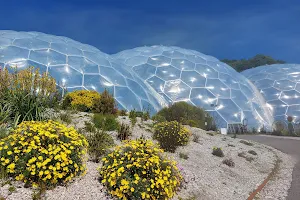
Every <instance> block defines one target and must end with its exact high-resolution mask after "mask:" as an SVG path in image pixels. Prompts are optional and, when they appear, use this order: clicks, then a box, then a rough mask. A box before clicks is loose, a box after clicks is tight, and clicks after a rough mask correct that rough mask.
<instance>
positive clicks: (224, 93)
mask: <svg viewBox="0 0 300 200" xmlns="http://www.w3.org/2000/svg"><path fill="white" fill-rule="evenodd" d="M206 88H207V89H209V91H211V92H212V93H213V94H214V95H215V96H216V97H220V98H230V89H229V88H228V87H227V86H226V85H224V83H222V82H221V81H220V80H219V79H207V82H206Z"/></svg>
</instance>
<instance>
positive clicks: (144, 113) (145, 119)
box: [142, 111, 150, 121]
mask: <svg viewBox="0 0 300 200" xmlns="http://www.w3.org/2000/svg"><path fill="white" fill-rule="evenodd" d="M149 119H150V113H149V112H148V111H146V112H143V115H142V120H143V121H147V120H149Z"/></svg>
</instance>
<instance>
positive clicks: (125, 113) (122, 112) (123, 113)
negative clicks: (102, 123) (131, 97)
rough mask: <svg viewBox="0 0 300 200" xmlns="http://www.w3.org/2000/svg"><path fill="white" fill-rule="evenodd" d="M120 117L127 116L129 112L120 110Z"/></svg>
mask: <svg viewBox="0 0 300 200" xmlns="http://www.w3.org/2000/svg"><path fill="white" fill-rule="evenodd" d="M119 115H120V116H127V111H126V110H120V112H119Z"/></svg>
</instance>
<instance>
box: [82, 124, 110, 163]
mask: <svg viewBox="0 0 300 200" xmlns="http://www.w3.org/2000/svg"><path fill="white" fill-rule="evenodd" d="M86 138H87V141H88V143H89V146H88V152H89V155H90V157H91V159H92V160H93V161H95V162H99V158H100V157H101V156H103V155H105V154H107V153H108V152H109V149H110V148H111V147H113V146H114V140H113V138H112V137H111V136H110V135H109V134H107V133H106V132H105V131H103V130H96V131H95V132H93V133H90V134H88V135H87V137H86Z"/></svg>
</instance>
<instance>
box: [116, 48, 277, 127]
mask: <svg viewBox="0 0 300 200" xmlns="http://www.w3.org/2000/svg"><path fill="white" fill-rule="evenodd" d="M113 57H114V58H115V59H116V60H117V61H119V62H120V63H123V64H124V65H126V66H127V67H128V69H129V70H130V72H131V73H132V74H133V75H134V76H136V78H137V79H139V80H140V81H141V82H143V83H144V84H145V85H146V87H147V88H149V90H150V91H152V92H153V93H155V94H157V95H158V96H161V97H163V99H164V101H165V104H166V105H167V104H169V103H173V102H178V101H186V102H189V103H191V104H194V105H196V106H199V107H202V108H204V109H205V110H206V111H208V112H209V113H211V115H212V116H213V117H214V118H215V121H216V123H217V125H218V126H219V127H227V125H228V124H235V123H242V121H243V120H244V119H246V120H247V124H248V127H256V128H257V127H260V126H261V125H262V124H264V125H266V126H268V125H269V124H270V121H272V119H270V116H269V115H268V114H267V113H266V112H265V110H264V104H265V103H264V100H263V98H262V96H261V95H260V93H259V92H258V91H257V90H256V88H255V87H254V86H253V84H252V83H251V82H249V81H248V80H247V79H246V78H245V77H244V76H243V75H241V74H239V73H238V72H236V71H235V70H234V69H233V68H232V67H230V66H228V65H227V64H225V63H223V62H220V61H219V60H218V59H216V58H214V57H211V56H207V55H204V54H202V53H199V52H197V51H193V50H187V49H182V48H179V47H165V46H151V47H138V48H134V49H131V50H125V51H122V52H119V53H117V54H115V55H113ZM124 65H122V66H124ZM157 95H156V96H157Z"/></svg>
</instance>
